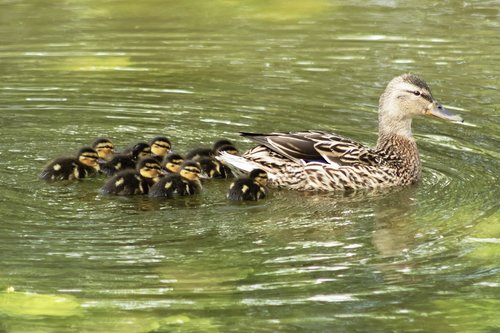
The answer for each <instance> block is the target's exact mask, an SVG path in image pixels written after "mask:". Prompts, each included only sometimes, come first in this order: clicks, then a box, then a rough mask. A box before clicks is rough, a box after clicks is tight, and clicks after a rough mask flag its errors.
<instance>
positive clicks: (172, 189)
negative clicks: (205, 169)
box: [149, 161, 201, 198]
mask: <svg viewBox="0 0 500 333" xmlns="http://www.w3.org/2000/svg"><path fill="white" fill-rule="evenodd" d="M200 173H201V168H200V165H199V164H198V163H197V162H194V161H186V162H184V163H183V164H182V166H181V170H180V172H179V173H175V174H168V175H166V176H165V177H163V178H161V179H160V180H159V181H158V182H157V183H156V184H154V185H153V186H152V187H151V189H150V191H149V196H150V197H155V198H160V197H165V198H173V197H174V196H176V195H178V196H186V195H193V194H197V193H199V192H200V191H201V182H200Z"/></svg>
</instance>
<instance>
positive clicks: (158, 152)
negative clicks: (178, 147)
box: [149, 136, 172, 162]
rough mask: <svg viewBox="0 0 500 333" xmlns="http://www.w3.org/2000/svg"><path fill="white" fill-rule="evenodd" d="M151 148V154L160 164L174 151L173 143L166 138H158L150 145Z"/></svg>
mask: <svg viewBox="0 0 500 333" xmlns="http://www.w3.org/2000/svg"><path fill="white" fill-rule="evenodd" d="M149 145H150V146H151V153H152V155H153V157H155V158H157V159H158V160H159V161H160V162H161V161H162V160H163V158H164V157H165V156H166V155H167V154H168V153H170V150H171V149H172V142H171V141H170V140H169V139H168V138H167V137H165V136H157V137H155V138H153V140H151V142H150V143H149Z"/></svg>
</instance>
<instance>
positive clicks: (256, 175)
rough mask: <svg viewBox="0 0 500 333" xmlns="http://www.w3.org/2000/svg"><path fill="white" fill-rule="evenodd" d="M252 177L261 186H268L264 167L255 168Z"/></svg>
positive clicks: (251, 173)
mask: <svg viewBox="0 0 500 333" xmlns="http://www.w3.org/2000/svg"><path fill="white" fill-rule="evenodd" d="M249 177H250V179H252V180H253V181H254V182H256V183H257V184H259V185H260V186H264V187H265V186H267V173H266V172H265V171H264V170H262V169H253V170H252V171H251V172H250V175H249Z"/></svg>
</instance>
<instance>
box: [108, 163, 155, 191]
mask: <svg viewBox="0 0 500 333" xmlns="http://www.w3.org/2000/svg"><path fill="white" fill-rule="evenodd" d="M160 175H161V165H160V163H158V161H157V160H156V159H155V158H152V157H151V158H146V159H143V160H141V161H139V163H138V164H137V169H136V170H123V171H121V172H119V173H117V174H116V175H115V176H113V178H111V179H109V180H108V181H107V182H106V184H104V186H103V187H102V188H101V193H106V194H116V195H134V194H147V193H148V191H149V189H150V187H151V186H153V184H154V183H155V182H156V181H158V177H159V176H160Z"/></svg>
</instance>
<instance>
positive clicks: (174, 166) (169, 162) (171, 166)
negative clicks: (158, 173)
mask: <svg viewBox="0 0 500 333" xmlns="http://www.w3.org/2000/svg"><path fill="white" fill-rule="evenodd" d="M182 163H184V158H183V157H182V156H181V155H179V154H177V153H170V154H168V155H167V156H165V158H164V159H163V169H164V170H165V171H166V172H168V173H178V172H179V171H181V165H182Z"/></svg>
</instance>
